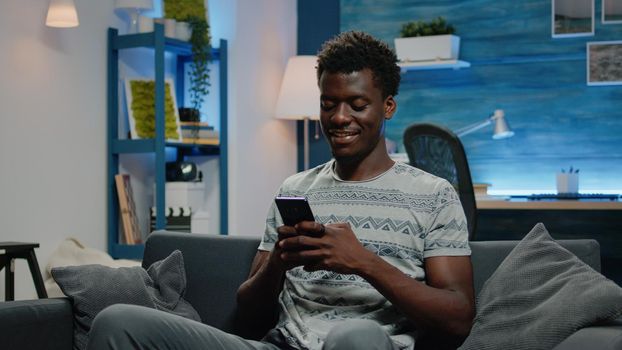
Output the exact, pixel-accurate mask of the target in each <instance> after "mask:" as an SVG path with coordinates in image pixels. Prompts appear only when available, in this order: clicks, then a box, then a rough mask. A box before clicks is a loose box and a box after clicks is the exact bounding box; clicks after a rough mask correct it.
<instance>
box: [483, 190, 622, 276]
mask: <svg viewBox="0 0 622 350" xmlns="http://www.w3.org/2000/svg"><path fill="white" fill-rule="evenodd" d="M476 202H477V231H476V234H475V240H481V241H485V240H520V239H522V238H523V237H524V236H525V235H526V234H527V233H528V232H529V231H530V230H531V229H532V228H533V226H534V225H535V224H536V223H538V222H542V223H544V225H545V226H546V228H547V230H548V231H549V233H550V234H551V236H553V238H555V239H579V238H592V239H596V240H597V241H598V242H599V243H600V249H601V262H602V269H601V271H602V273H603V274H604V275H605V276H607V277H608V278H610V279H612V280H614V281H616V282H617V283H618V284H619V285H622V202H619V201H577V200H546V201H545V200H540V201H526V200H525V199H520V200H499V199H492V200H491V198H488V199H486V200H482V199H481V198H480V199H479V200H477V201H476Z"/></svg>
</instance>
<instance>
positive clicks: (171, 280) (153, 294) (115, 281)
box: [52, 250, 201, 349]
mask: <svg viewBox="0 0 622 350" xmlns="http://www.w3.org/2000/svg"><path fill="white" fill-rule="evenodd" d="M52 277H53V278H54V280H55V281H56V283H58V285H59V286H60V288H61V290H62V291H63V293H65V295H67V296H68V297H69V299H71V301H72V304H73V315H74V348H76V349H85V348H86V343H87V342H88V333H89V331H90V330H91V324H92V323H93V319H94V318H95V316H96V315H97V314H98V313H99V312H100V311H101V310H103V309H105V308H106V307H108V306H110V305H113V304H133V305H140V306H145V307H149V308H153V309H158V310H163V311H167V312H170V313H174V314H176V315H179V316H183V317H187V318H189V319H192V320H195V321H199V322H200V321H201V319H200V317H199V314H198V313H197V312H196V310H195V309H194V308H193V307H192V306H191V305H190V304H189V303H188V302H187V301H186V300H184V299H183V295H184V293H185V291H186V272H185V269H184V260H183V256H182V254H181V252H180V251H179V250H176V251H174V252H172V253H171V255H169V256H168V257H167V258H166V259H163V260H160V261H157V262H155V263H153V264H152V265H151V266H150V267H149V269H147V270H146V271H145V269H143V268H142V267H140V266H134V267H120V268H112V267H107V266H102V265H81V266H66V267H57V268H54V269H52Z"/></svg>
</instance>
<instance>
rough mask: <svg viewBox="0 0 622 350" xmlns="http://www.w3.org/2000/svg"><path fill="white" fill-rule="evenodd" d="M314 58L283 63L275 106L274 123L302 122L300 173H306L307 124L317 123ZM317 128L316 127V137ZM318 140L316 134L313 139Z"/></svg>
mask: <svg viewBox="0 0 622 350" xmlns="http://www.w3.org/2000/svg"><path fill="white" fill-rule="evenodd" d="M316 65H317V56H293V57H290V59H289V60H288V61H287V67H286V68H285V74H284V75H283V81H282V83H281V90H280V92H279V99H278V102H277V105H276V115H275V117H276V118H278V119H289V120H303V121H304V169H305V170H307V169H309V120H319V119H320V113H319V112H320V89H319V88H318V86H317V76H316V68H315V67H316ZM318 128H319V126H317V125H316V133H317V132H318ZM316 138H319V134H317V135H316Z"/></svg>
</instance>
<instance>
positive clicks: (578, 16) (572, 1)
mask: <svg viewBox="0 0 622 350" xmlns="http://www.w3.org/2000/svg"><path fill="white" fill-rule="evenodd" d="M594 6H595V5H594V0H551V36H552V37H553V38H576V37H582V36H593V35H594Z"/></svg>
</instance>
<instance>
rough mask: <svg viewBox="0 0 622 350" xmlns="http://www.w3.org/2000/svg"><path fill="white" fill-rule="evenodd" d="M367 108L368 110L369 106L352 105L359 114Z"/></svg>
mask: <svg viewBox="0 0 622 350" xmlns="http://www.w3.org/2000/svg"><path fill="white" fill-rule="evenodd" d="M365 108H367V104H364V105H352V109H353V110H355V111H357V112H361V111H363V110H365Z"/></svg>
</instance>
